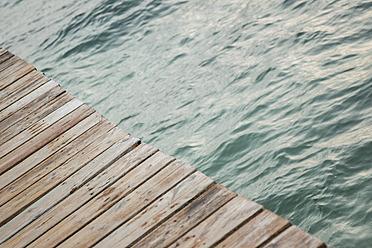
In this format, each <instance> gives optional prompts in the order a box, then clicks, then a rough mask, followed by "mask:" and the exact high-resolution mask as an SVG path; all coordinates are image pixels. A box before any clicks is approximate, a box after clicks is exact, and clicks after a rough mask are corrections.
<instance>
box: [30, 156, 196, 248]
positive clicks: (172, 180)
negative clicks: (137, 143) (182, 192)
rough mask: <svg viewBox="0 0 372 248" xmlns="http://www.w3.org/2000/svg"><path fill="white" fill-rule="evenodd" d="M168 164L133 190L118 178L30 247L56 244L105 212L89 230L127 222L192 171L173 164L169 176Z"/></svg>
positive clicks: (125, 179)
mask: <svg viewBox="0 0 372 248" xmlns="http://www.w3.org/2000/svg"><path fill="white" fill-rule="evenodd" d="M171 165H172V164H170V165H169V166H167V167H166V168H165V169H163V170H161V171H160V172H159V173H157V174H156V175H155V176H154V177H152V178H150V179H149V180H148V181H146V182H145V183H144V184H142V185H141V186H140V187H138V188H137V189H135V190H134V191H133V189H131V188H130V187H128V186H130V185H129V184H128V177H125V178H122V179H121V180H119V181H118V182H117V183H115V184H113V185H112V186H111V187H109V188H108V189H106V190H105V191H103V192H102V193H101V194H99V195H98V196H97V197H96V198H94V199H93V201H92V202H90V204H86V205H84V206H83V207H81V208H80V209H79V210H78V211H76V212H75V213H73V214H72V215H70V216H69V217H67V218H66V219H64V220H63V221H61V222H60V223H59V224H58V225H56V226H55V227H53V228H52V229H50V230H49V231H48V232H47V233H46V234H44V235H43V236H41V237H40V238H39V239H38V240H36V242H34V243H32V244H31V245H30V247H35V246H40V245H41V244H43V245H46V246H50V245H56V244H58V243H60V242H62V241H63V240H64V239H65V238H66V237H68V236H69V235H72V234H73V233H74V231H77V230H79V229H80V228H82V227H84V226H85V225H86V224H88V223H89V221H91V220H93V219H94V218H96V217H98V216H99V215H101V214H102V213H104V212H105V211H106V210H107V209H109V210H108V211H107V213H105V216H106V217H107V218H108V219H106V220H105V223H101V225H99V227H98V226H96V227H91V228H93V229H92V230H91V231H94V230H95V231H97V229H99V228H101V227H102V224H106V225H107V227H108V229H109V227H110V221H115V220H113V218H114V219H117V220H121V221H122V222H125V221H128V220H129V219H130V218H132V217H133V216H135V215H136V214H138V213H139V212H140V211H141V210H142V209H143V208H145V207H147V206H148V205H149V204H151V203H152V202H153V201H154V200H155V199H156V198H158V197H159V196H161V195H162V194H163V193H164V192H167V191H168V190H169V189H171V188H173V187H174V186H175V185H176V184H177V183H179V182H180V181H181V180H183V179H184V178H185V177H187V176H188V175H190V172H192V171H195V169H194V168H191V167H189V166H186V165H184V164H183V163H175V164H174V165H176V166H178V168H177V170H176V171H174V172H173V173H169V171H168V170H167V169H168V168H171V169H173V168H172V167H173V166H171ZM123 197H124V198H123ZM98 224H99V223H98ZM106 225H105V228H106ZM102 232H104V230H102ZM79 233H80V232H79ZM79 236H81V234H79ZM92 236H93V235H92ZM90 238H91V239H92V240H91V239H90ZM90 238H88V240H87V241H86V242H88V241H89V240H90V241H89V243H90V242H93V241H94V240H93V239H95V237H90ZM97 241H98V240H97Z"/></svg>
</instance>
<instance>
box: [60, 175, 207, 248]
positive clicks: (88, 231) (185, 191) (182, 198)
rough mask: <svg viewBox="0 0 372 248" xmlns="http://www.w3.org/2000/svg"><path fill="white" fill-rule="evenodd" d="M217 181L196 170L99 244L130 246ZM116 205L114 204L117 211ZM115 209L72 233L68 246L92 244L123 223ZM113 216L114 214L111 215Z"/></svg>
mask: <svg viewBox="0 0 372 248" xmlns="http://www.w3.org/2000/svg"><path fill="white" fill-rule="evenodd" d="M213 183H214V181H213V180H212V179H211V178H209V177H207V176H205V175H204V174H202V173H201V172H198V171H197V172H195V173H193V174H192V175H190V176H189V177H187V178H186V179H185V180H183V181H182V182H181V183H180V184H178V185H176V186H175V187H174V188H172V189H171V190H169V191H168V192H167V193H166V194H165V195H163V196H161V197H160V198H158V199H157V200H156V201H155V202H153V203H152V204H151V205H149V206H148V207H146V208H145V209H144V210H142V211H141V212H140V213H139V214H137V215H136V216H134V217H133V219H132V220H131V221H129V222H126V223H124V225H122V226H121V227H120V228H119V229H117V230H116V231H115V232H114V233H112V234H111V235H110V238H108V239H105V240H103V241H102V242H101V243H100V244H99V245H98V247H127V246H128V245H130V244H131V243H133V242H134V241H135V240H137V239H138V238H139V237H141V236H143V235H145V234H146V233H147V232H149V231H151V230H152V229H154V228H155V227H156V226H157V225H159V224H161V223H162V222H164V220H166V219H167V218H169V217H170V216H171V215H172V214H173V213H174V212H176V211H178V210H179V209H181V208H183V207H184V206H185V204H186V203H187V202H189V201H191V200H192V199H193V198H195V197H196V196H198V195H199V194H201V193H202V192H204V191H205V190H206V189H207V188H208V187H210V186H211V185H212V184H213ZM114 209H115V206H114V207H113V210H114ZM113 210H112V211H111V209H110V210H109V211H107V212H106V213H104V214H103V215H101V216H100V217H98V218H97V219H96V220H94V221H93V222H91V223H90V224H89V225H87V226H86V227H85V228H84V229H82V230H80V231H79V232H78V233H77V234H75V235H74V236H72V237H71V238H70V239H68V240H67V241H66V242H64V243H63V245H64V246H66V247H68V246H80V247H84V246H88V245H92V244H94V243H95V242H97V241H98V240H100V239H102V238H104V237H106V235H108V234H109V233H110V231H112V230H115V228H116V227H118V226H120V224H122V220H121V219H116V218H114V217H115V215H114V212H113ZM111 216H112V217H111Z"/></svg>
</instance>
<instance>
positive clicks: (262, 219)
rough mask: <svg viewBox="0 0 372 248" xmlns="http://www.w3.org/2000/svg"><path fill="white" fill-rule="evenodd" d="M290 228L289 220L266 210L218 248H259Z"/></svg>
mask: <svg viewBox="0 0 372 248" xmlns="http://www.w3.org/2000/svg"><path fill="white" fill-rule="evenodd" d="M289 226H290V223H289V221H288V220H286V219H284V218H282V217H280V216H279V215H276V214H274V213H272V212H270V211H268V210H264V211H263V212H262V213H260V214H259V215H258V216H256V217H255V218H253V219H252V220H251V221H249V222H248V223H246V224H245V225H244V226H242V227H241V228H239V229H238V230H237V231H236V232H234V233H233V234H232V235H230V236H229V237H228V238H227V239H226V240H224V241H223V242H222V243H221V244H219V245H218V246H216V247H218V248H223V247H224V248H230V247H237V248H238V247H242V248H243V247H259V246H260V245H262V244H263V243H265V242H266V241H267V240H269V239H270V238H271V237H272V236H274V235H276V234H277V233H278V232H281V231H284V229H285V228H288V227H289Z"/></svg>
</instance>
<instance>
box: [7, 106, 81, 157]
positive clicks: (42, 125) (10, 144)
mask: <svg viewBox="0 0 372 248" xmlns="http://www.w3.org/2000/svg"><path fill="white" fill-rule="evenodd" d="M81 105H83V102H81V101H79V100H77V99H73V100H72V101H69V102H67V103H66V104H65V105H63V106H62V107H60V108H58V109H57V110H55V111H54V112H52V113H51V114H49V115H47V116H46V117H45V118H43V119H42V120H40V121H38V122H36V123H35V124H33V125H32V126H30V127H28V128H26V129H25V130H24V131H22V132H21V133H20V134H18V135H16V136H14V137H12V138H11V139H5V140H4V139H2V140H1V141H0V143H1V145H0V158H2V157H4V156H5V155H6V154H8V153H9V152H11V151H13V150H14V149H16V148H17V147H19V146H20V145H22V144H24V143H26V142H27V141H28V140H30V139H32V138H33V137H35V136H36V135H38V134H39V133H41V132H42V131H44V130H45V129H47V128H48V127H50V126H51V125H53V124H54V123H56V122H57V121H58V120H60V119H62V118H63V117H64V116H66V115H68V114H69V113H71V112H73V111H74V110H75V109H77V108H78V107H80V106H81Z"/></svg>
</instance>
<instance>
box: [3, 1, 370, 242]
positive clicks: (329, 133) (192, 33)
mask: <svg viewBox="0 0 372 248" xmlns="http://www.w3.org/2000/svg"><path fill="white" fill-rule="evenodd" d="M0 16H1V19H0V42H1V45H2V46H3V47H5V48H6V49H9V50H10V51H12V52H13V53H15V54H17V55H18V56H20V57H22V58H25V59H26V60H27V61H28V62H30V63H32V64H34V65H35V66H36V67H37V68H38V69H39V70H41V71H43V72H45V73H46V74H47V75H48V76H49V77H51V78H53V79H54V80H55V81H57V82H59V83H60V84H61V85H62V86H63V87H64V88H66V89H67V90H68V91H69V92H70V93H72V94H73V95H74V96H76V97H77V98H79V99H81V100H83V101H84V102H86V103H88V104H89V105H91V106H92V107H94V108H95V109H96V110H97V111H99V112H100V113H102V114H103V115H104V116H105V117H107V118H108V119H109V120H111V121H112V122H114V123H115V124H118V125H119V126H120V127H121V128H123V129H124V130H126V131H128V132H130V133H131V134H132V135H133V136H135V137H139V138H141V139H142V140H144V141H145V142H147V143H150V144H152V145H154V146H156V147H158V148H160V149H161V150H163V151H165V152H166V153H169V154H171V155H173V156H175V157H177V158H179V159H181V160H184V161H186V162H188V163H190V164H192V165H194V166H195V167H197V168H198V169H199V170H201V171H203V172H204V173H206V174H207V175H208V176H210V177H212V178H214V179H215V180H216V181H217V182H219V183H221V184H223V185H225V186H227V187H229V188H230V189H232V190H234V191H236V192H238V193H239V194H241V195H243V196H245V197H247V198H249V199H252V200H254V201H256V202H258V203H260V204H262V205H263V206H264V207H266V208H268V209H270V210H272V211H274V212H275V213H277V214H279V215H281V216H283V217H285V218H287V219H289V220H291V222H292V223H293V224H295V225H298V226H300V227H301V228H303V229H304V230H306V231H308V232H310V233H311V234H314V235H315V236H317V237H319V238H321V239H322V240H324V241H325V242H326V243H327V244H328V245H330V246H332V247H355V246H358V247H371V244H372V235H371V233H372V224H371V223H372V207H371V206H372V2H371V1H367V0H355V1H348V0H340V1H315V0H314V1H297V0H277V1H268V0H267V1H266V0H251V1H243V0H234V1H232V0H231V1H226V0H224V1H222V0H213V1H212V0H205V1H197V0H189V1H180V0H163V1H162V0H146V1H139V0H126V1H113V0H111V1H103V0H89V1H88V0H86V1H72V0H65V1H45V0H44V1H43V0H29V1H11V0H2V1H1V3H0Z"/></svg>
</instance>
